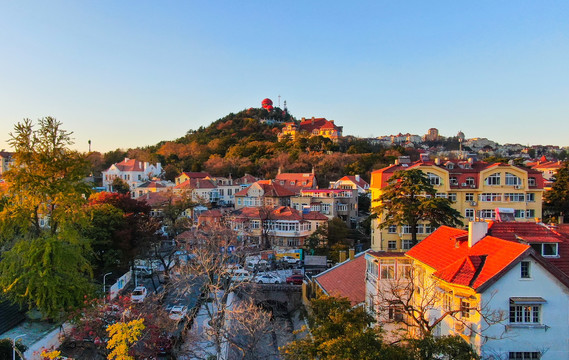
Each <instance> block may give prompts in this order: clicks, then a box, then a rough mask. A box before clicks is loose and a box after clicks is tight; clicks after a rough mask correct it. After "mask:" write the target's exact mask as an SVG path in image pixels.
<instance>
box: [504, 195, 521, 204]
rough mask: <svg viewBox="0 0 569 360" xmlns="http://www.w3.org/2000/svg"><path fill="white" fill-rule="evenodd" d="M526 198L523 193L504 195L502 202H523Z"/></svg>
mask: <svg viewBox="0 0 569 360" xmlns="http://www.w3.org/2000/svg"><path fill="white" fill-rule="evenodd" d="M525 199H526V196H525V194H523V193H505V194H504V201H506V202H524V201H526V200H525Z"/></svg>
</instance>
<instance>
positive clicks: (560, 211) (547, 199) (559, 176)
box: [543, 161, 569, 217]
mask: <svg viewBox="0 0 569 360" xmlns="http://www.w3.org/2000/svg"><path fill="white" fill-rule="evenodd" d="M543 199H544V202H543V207H544V212H545V213H546V215H548V216H549V217H560V216H565V215H567V214H569V162H567V161H565V162H564V163H563V166H562V167H561V168H560V169H559V170H558V171H557V173H556V174H555V182H554V183H553V186H552V187H551V190H549V191H547V192H546V193H545V195H544V196H543Z"/></svg>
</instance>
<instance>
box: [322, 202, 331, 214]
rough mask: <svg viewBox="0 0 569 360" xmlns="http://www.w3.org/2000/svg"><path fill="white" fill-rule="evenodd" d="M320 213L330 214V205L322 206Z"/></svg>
mask: <svg viewBox="0 0 569 360" xmlns="http://www.w3.org/2000/svg"><path fill="white" fill-rule="evenodd" d="M322 213H323V214H327V215H328V214H330V204H322Z"/></svg>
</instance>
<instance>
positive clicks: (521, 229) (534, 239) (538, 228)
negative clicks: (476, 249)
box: [488, 222, 569, 276]
mask: <svg viewBox="0 0 569 360" xmlns="http://www.w3.org/2000/svg"><path fill="white" fill-rule="evenodd" d="M488 233H489V234H490V235H492V236H494V237H497V238H500V239H504V240H509V241H516V242H521V243H528V244H539V243H557V244H558V253H559V257H546V258H544V259H545V261H547V262H549V263H551V264H552V265H554V266H555V267H557V268H558V269H559V270H561V271H562V272H564V273H565V274H566V275H568V276H569V233H565V234H564V233H563V227H558V228H549V227H547V226H546V225H544V224H537V223H532V222H493V223H491V224H490V228H489V229H488Z"/></svg>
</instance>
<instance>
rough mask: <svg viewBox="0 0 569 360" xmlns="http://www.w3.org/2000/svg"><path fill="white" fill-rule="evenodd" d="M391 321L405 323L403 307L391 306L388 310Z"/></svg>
mask: <svg viewBox="0 0 569 360" xmlns="http://www.w3.org/2000/svg"><path fill="white" fill-rule="evenodd" d="M388 318H389V321H393V322H399V321H403V307H402V306H401V305H389V309H388Z"/></svg>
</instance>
